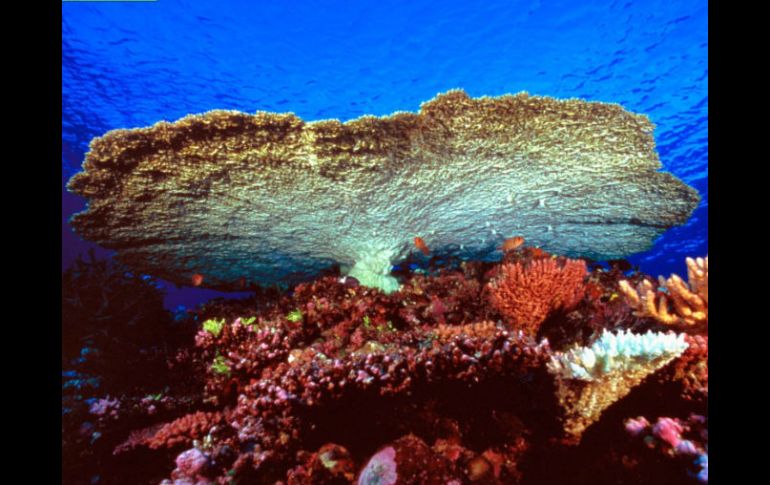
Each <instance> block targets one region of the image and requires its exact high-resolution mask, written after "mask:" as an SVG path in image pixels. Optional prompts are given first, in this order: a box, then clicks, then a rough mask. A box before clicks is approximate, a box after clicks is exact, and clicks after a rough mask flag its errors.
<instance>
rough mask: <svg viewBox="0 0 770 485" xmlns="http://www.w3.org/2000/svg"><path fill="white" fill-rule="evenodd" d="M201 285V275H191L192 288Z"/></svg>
mask: <svg viewBox="0 0 770 485" xmlns="http://www.w3.org/2000/svg"><path fill="white" fill-rule="evenodd" d="M201 283H203V275H202V274H200V273H195V274H194V275H192V284H193V286H200V285H201Z"/></svg>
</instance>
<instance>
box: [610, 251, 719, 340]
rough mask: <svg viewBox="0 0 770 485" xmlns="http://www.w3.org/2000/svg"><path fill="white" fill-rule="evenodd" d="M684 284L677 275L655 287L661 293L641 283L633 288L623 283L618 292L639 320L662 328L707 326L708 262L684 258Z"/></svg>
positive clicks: (650, 284)
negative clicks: (685, 277)
mask: <svg viewBox="0 0 770 485" xmlns="http://www.w3.org/2000/svg"><path fill="white" fill-rule="evenodd" d="M686 261H687V283H685V282H684V281H683V280H682V278H680V277H679V276H677V275H671V277H670V278H668V279H665V278H663V277H662V276H661V277H659V284H660V287H661V288H664V289H665V291H659V290H656V289H655V288H654V287H653V285H652V283H650V282H649V281H648V280H644V281H642V282H641V283H639V284H638V285H637V287H636V288H633V287H632V286H631V284H630V283H629V282H628V281H626V280H623V281H621V282H620V291H621V292H623V295H625V297H626V302H627V303H628V304H629V306H631V307H632V308H633V309H634V310H635V311H634V315H636V316H639V317H650V318H654V319H655V320H657V321H659V322H661V323H663V324H665V325H679V326H685V327H690V326H694V325H700V324H707V323H708V301H709V267H708V264H709V258H708V256H706V257H705V258H697V259H693V258H687V260H686Z"/></svg>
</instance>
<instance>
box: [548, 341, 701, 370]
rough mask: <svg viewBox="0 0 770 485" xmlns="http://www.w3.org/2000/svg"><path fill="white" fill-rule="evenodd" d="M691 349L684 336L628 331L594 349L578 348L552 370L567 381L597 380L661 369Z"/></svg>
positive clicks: (561, 357)
mask: <svg viewBox="0 0 770 485" xmlns="http://www.w3.org/2000/svg"><path fill="white" fill-rule="evenodd" d="M686 349H687V343H686V342H685V340H684V334H678V335H677V334H674V333H672V332H668V333H661V332H647V333H645V334H641V335H639V334H632V333H630V332H628V331H625V332H620V333H618V334H613V333H611V332H608V331H606V330H605V331H604V333H602V336H601V338H599V340H597V341H596V342H594V344H593V345H591V346H590V347H574V348H572V349H570V350H569V351H567V352H565V353H560V354H557V355H556V356H554V357H553V358H552V360H551V362H550V363H549V366H548V368H549V370H551V372H552V373H553V374H555V375H560V376H561V377H564V378H567V379H580V380H585V381H591V380H595V379H597V378H600V377H602V376H604V375H606V374H610V373H614V372H624V371H629V370H633V369H636V368H640V367H649V366H650V364H651V363H653V362H654V366H655V367H657V368H659V367H662V366H663V365H665V364H666V363H667V362H669V361H671V360H673V359H674V358H676V357H678V356H679V355H681V354H682V352H684V351H685V350H686Z"/></svg>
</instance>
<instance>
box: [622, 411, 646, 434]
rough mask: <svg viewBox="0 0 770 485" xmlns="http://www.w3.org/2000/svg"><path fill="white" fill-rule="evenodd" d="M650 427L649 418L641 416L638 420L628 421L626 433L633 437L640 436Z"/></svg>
mask: <svg viewBox="0 0 770 485" xmlns="http://www.w3.org/2000/svg"><path fill="white" fill-rule="evenodd" d="M649 426H650V422H649V421H647V418H645V417H644V416H640V417H638V418H636V419H634V418H631V419H628V420H627V421H626V431H628V433H629V434H630V435H631V436H639V435H640V434H641V433H642V431H644V430H646V429H647V428H648V427H649Z"/></svg>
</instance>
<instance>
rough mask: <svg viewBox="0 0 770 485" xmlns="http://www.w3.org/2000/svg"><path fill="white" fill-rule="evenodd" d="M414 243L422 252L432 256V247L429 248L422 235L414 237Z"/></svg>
mask: <svg viewBox="0 0 770 485" xmlns="http://www.w3.org/2000/svg"><path fill="white" fill-rule="evenodd" d="M414 245H415V246H417V249H419V250H420V251H422V254H424V255H425V256H430V249H428V245H427V244H425V241H423V240H422V238H421V237H416V238H414Z"/></svg>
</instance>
